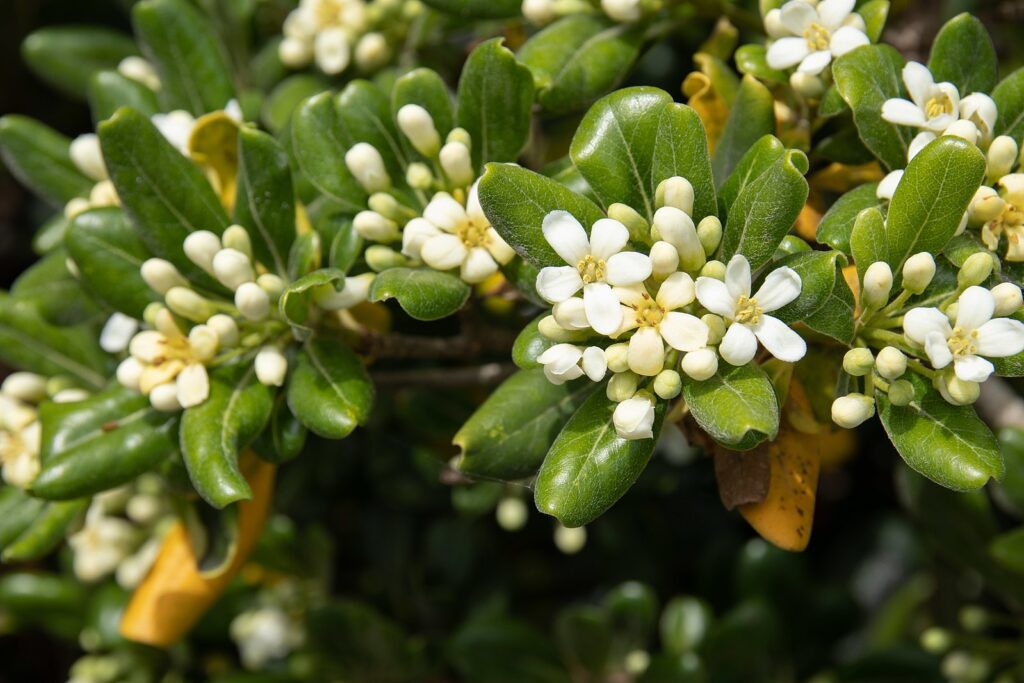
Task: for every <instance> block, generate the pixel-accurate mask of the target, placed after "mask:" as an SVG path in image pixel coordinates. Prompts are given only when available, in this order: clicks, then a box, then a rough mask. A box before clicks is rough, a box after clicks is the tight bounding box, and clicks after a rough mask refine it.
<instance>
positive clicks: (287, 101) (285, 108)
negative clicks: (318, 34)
mask: <svg viewBox="0 0 1024 683" xmlns="http://www.w3.org/2000/svg"><path fill="white" fill-rule="evenodd" d="M275 57H276V54H275ZM330 87H331V85H330V83H329V82H327V81H326V80H325V79H324V78H323V77H322V76H319V75H315V74H304V73H300V74H295V75H293V76H289V77H288V78H285V79H284V80H282V81H281V82H280V83H278V84H277V85H276V86H274V89H273V90H271V91H270V94H269V95H267V98H266V99H265V100H264V101H263V107H262V110H261V112H260V118H261V120H262V121H263V122H264V123H265V124H266V126H267V128H268V129H269V130H270V131H271V132H272V133H278V132H280V131H282V130H284V129H285V128H286V127H287V125H288V122H289V121H290V120H291V117H292V112H294V111H295V110H296V109H297V108H298V106H299V103H300V102H302V101H303V100H305V99H307V98H310V97H313V96H314V95H318V94H320V93H322V92H324V91H325V90H329V89H330Z"/></svg>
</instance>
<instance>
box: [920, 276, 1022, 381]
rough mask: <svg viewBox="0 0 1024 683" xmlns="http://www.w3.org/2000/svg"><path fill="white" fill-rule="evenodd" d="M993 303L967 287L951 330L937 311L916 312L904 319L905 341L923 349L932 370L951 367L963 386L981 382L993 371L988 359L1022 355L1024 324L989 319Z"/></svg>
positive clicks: (988, 296) (989, 296)
mask: <svg viewBox="0 0 1024 683" xmlns="http://www.w3.org/2000/svg"><path fill="white" fill-rule="evenodd" d="M995 307H996V300H995V297H993V296H992V293H991V292H990V291H988V290H987V289H984V288H983V287H968V288H967V289H966V290H964V292H963V294H961V295H960V298H959V300H958V301H957V313H956V322H955V325H954V326H950V324H949V320H948V319H947V318H946V316H945V314H943V313H942V311H940V310H939V309H937V308H915V309H912V310H910V311H909V312H908V313H907V314H906V316H904V318H903V331H904V333H905V334H906V336H907V339H909V340H910V341H912V342H914V343H915V344H918V345H919V346H923V347H924V350H925V353H926V354H927V355H928V359H929V360H930V361H931V363H932V366H934V367H935V368H937V369H941V368H944V367H946V366H948V365H949V364H950V363H952V364H953V368H954V370H955V371H956V376H957V377H958V378H960V379H961V380H963V381H965V382H984V381H985V380H986V379H988V377H989V375H991V374H992V372H993V370H994V369H995V368H994V367H993V366H992V363H990V362H988V361H987V360H985V358H984V357H988V358H1005V357H1006V356H1012V355H1014V354H1017V353H1020V352H1021V351H1024V323H1022V322H1020V321H1019V320H1014V319H1012V318H995V319H993V318H992V315H993V314H994V313H995Z"/></svg>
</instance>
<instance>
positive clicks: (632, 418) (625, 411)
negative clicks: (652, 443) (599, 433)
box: [612, 397, 654, 440]
mask: <svg viewBox="0 0 1024 683" xmlns="http://www.w3.org/2000/svg"><path fill="white" fill-rule="evenodd" d="M612 424H614V425H615V433H616V434H618V435H619V436H620V437H621V438H623V439H631V440H632V439H651V438H654V431H653V430H654V402H653V401H651V400H650V399H649V398H646V397H638V398H629V399H626V400H625V401H623V402H622V403H620V404H618V405H617V406H615V412H614V413H612Z"/></svg>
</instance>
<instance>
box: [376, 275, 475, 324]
mask: <svg viewBox="0 0 1024 683" xmlns="http://www.w3.org/2000/svg"><path fill="white" fill-rule="evenodd" d="M469 294H470V287H469V285H467V284H466V283H465V282H463V281H462V279H461V278H459V277H458V276H457V275H452V274H451V273H443V272H441V271H438V270H433V269H430V268H389V269H388V270H385V271H384V272H382V273H380V274H378V275H377V277H376V278H375V279H374V281H373V285H372V286H371V287H370V301H387V300H388V299H397V300H398V303H399V305H400V306H401V307H402V310H404V311H405V312H406V313H408V314H409V315H411V316H412V317H413V318H415V319H416V320H439V319H441V318H447V317H448V316H449V315H451V314H452V313H454V312H455V311H457V310H459V309H460V308H462V304H464V303H466V299H468V298H469Z"/></svg>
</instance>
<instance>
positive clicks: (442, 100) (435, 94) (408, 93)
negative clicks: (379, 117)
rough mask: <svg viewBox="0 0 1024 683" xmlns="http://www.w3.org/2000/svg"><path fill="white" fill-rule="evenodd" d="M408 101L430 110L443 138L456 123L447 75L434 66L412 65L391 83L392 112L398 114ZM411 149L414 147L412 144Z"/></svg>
mask: <svg viewBox="0 0 1024 683" xmlns="http://www.w3.org/2000/svg"><path fill="white" fill-rule="evenodd" d="M407 104H418V105H419V106H421V107H423V108H424V109H426V110H427V111H428V112H430V117H431V118H432V119H434V127H435V128H436V129H437V132H438V133H440V135H441V137H442V138H443V137H446V136H447V135H448V133H449V132H450V131H451V129H452V128H453V127H454V126H455V113H454V112H453V110H452V94H451V93H450V92H449V91H448V86H447V85H446V84H445V82H444V79H443V78H441V77H440V76H439V75H438V73H437V72H436V71H434V70H433V69H427V68H422V67H421V68H419V69H413V70H412V71H410V72H409V73H407V74H402V75H401V76H399V77H398V79H397V80H395V84H394V85H393V86H392V87H391V112H392V114H394V115H395V116H397V115H398V110H399V109H401V108H402V107H404V106H405V105H407ZM402 137H405V136H402ZM474 142H475V140H474ZM409 150H412V146H411V145H409Z"/></svg>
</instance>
